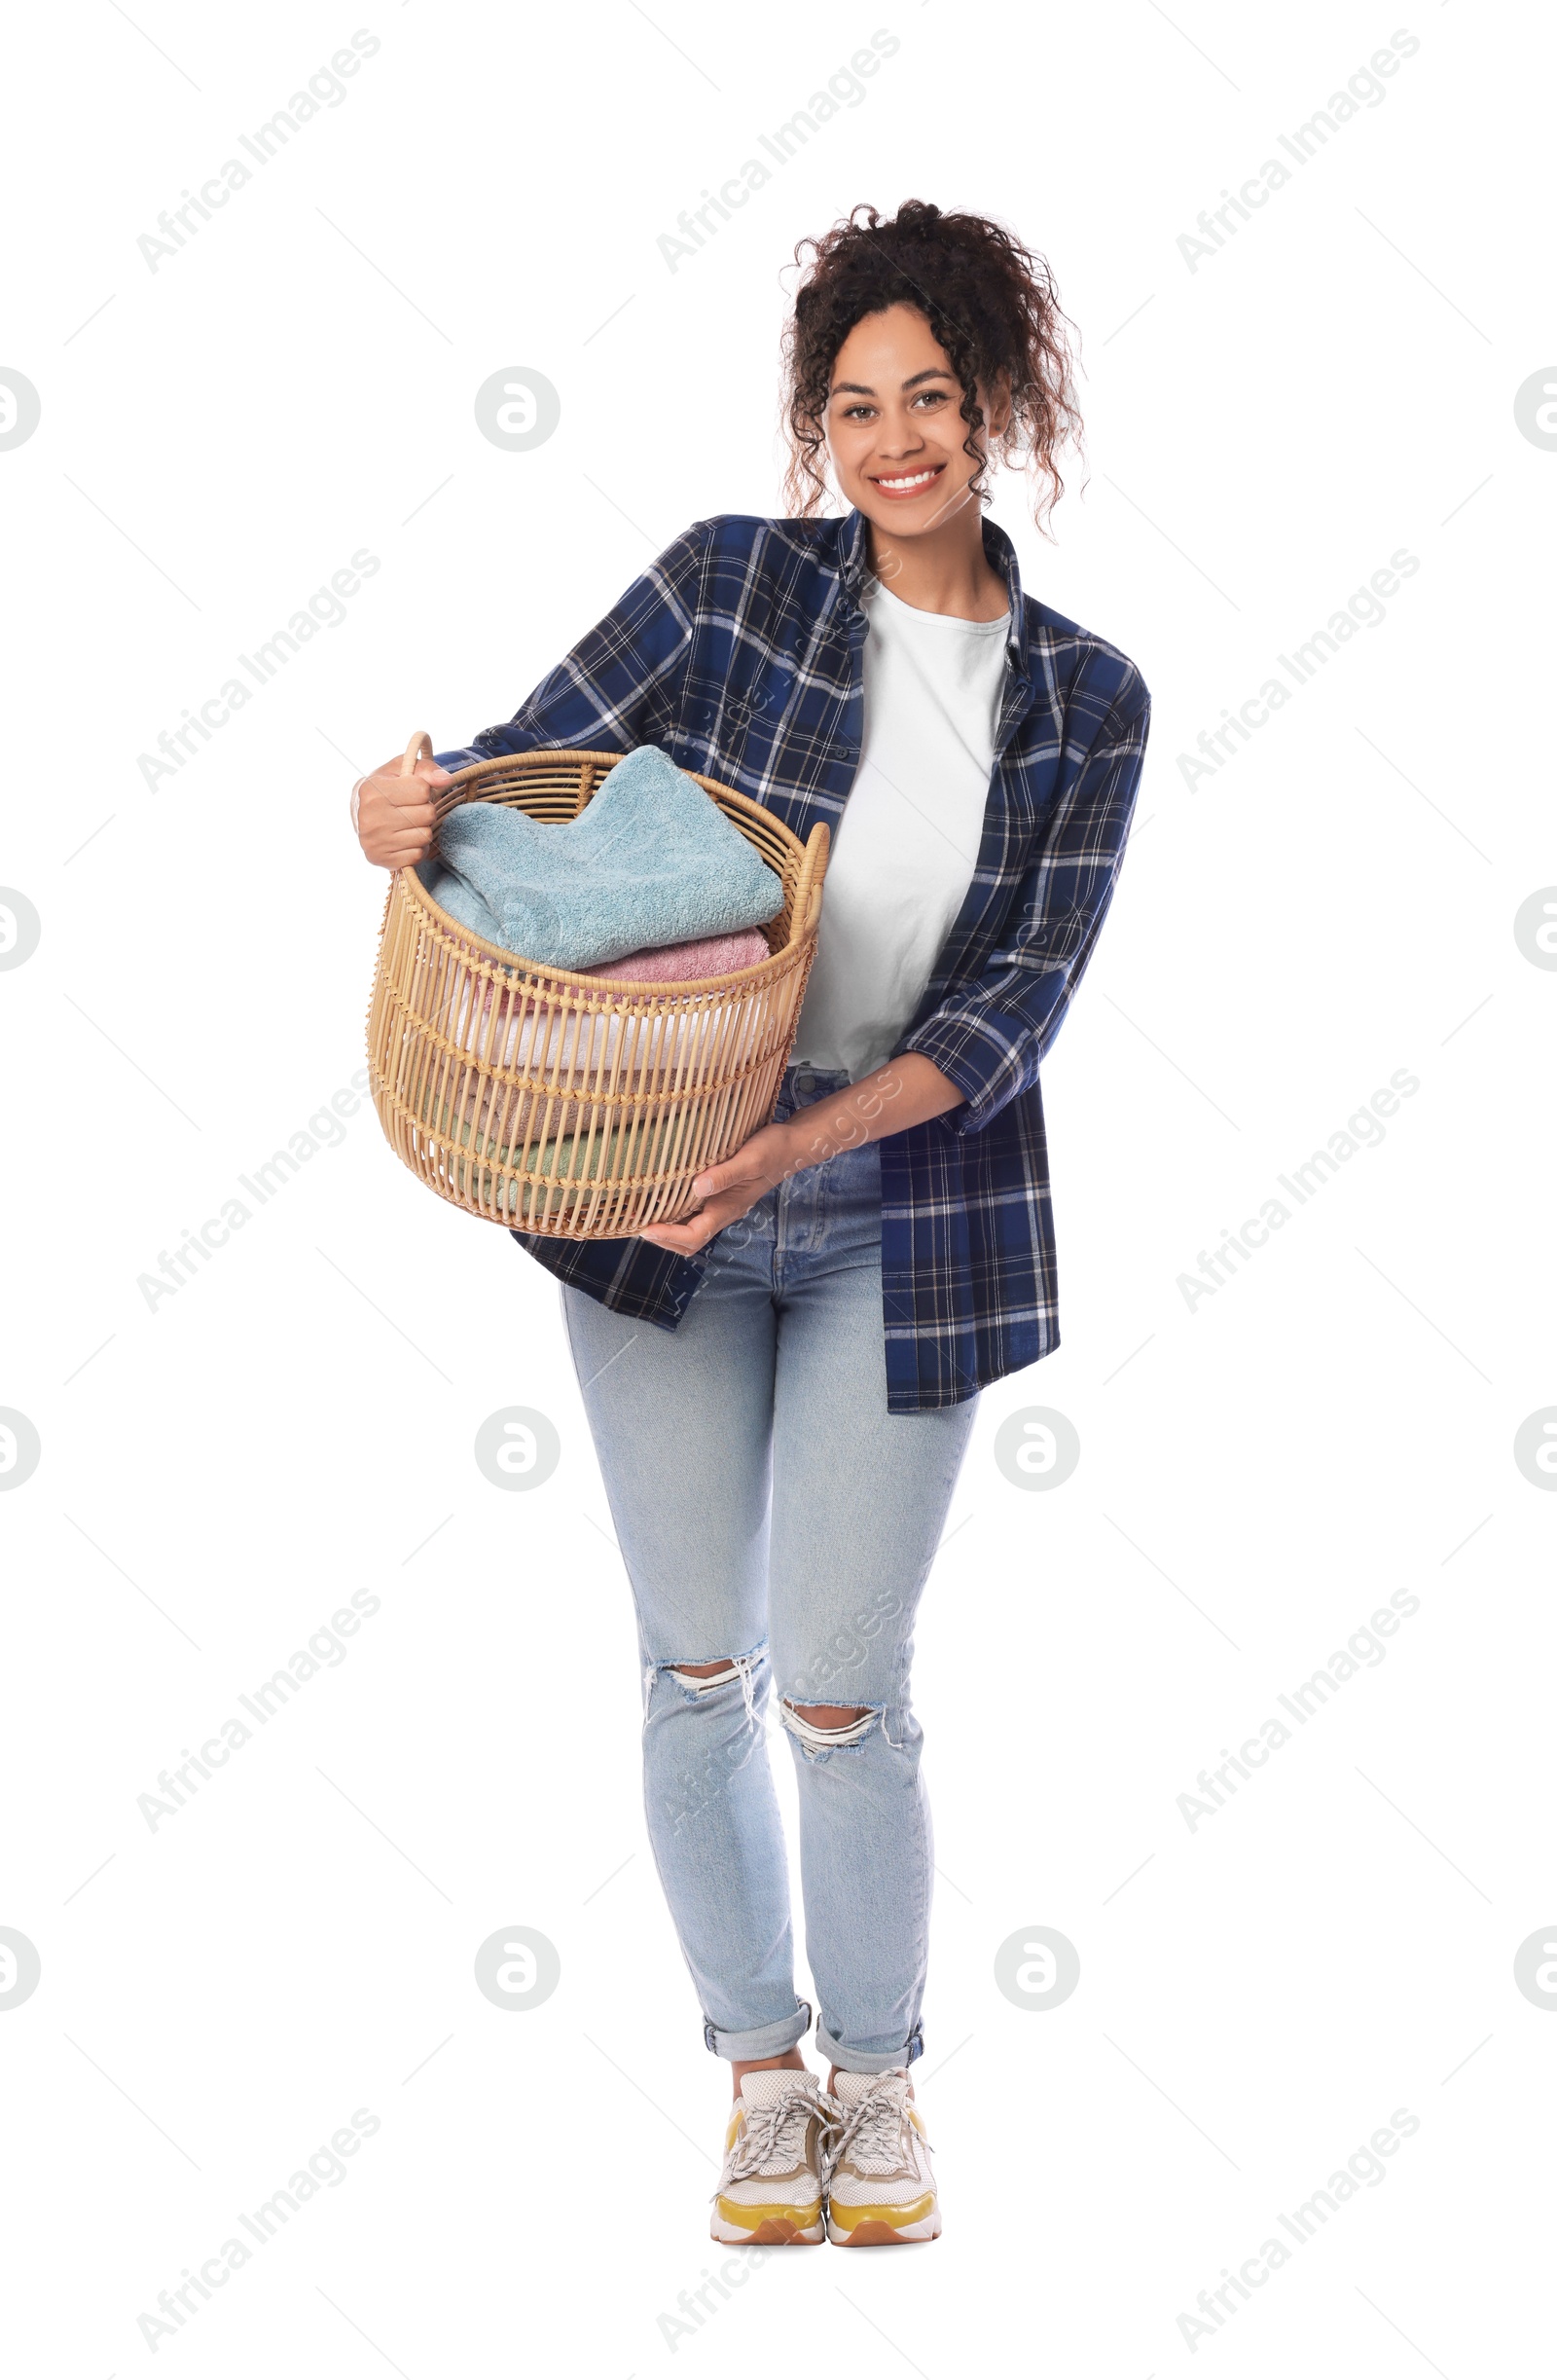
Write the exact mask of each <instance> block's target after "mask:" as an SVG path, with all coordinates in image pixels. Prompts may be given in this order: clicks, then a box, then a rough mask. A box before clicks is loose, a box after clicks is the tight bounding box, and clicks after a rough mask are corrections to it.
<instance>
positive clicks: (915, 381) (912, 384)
mask: <svg viewBox="0 0 1557 2380" xmlns="http://www.w3.org/2000/svg"><path fill="white" fill-rule="evenodd" d="M951 377H952V375H951V374H950V372H947V371H945V370H943V369H942V367H941V366H940V365H939V364H926V366H925V368H924V370H923V372H916V373H914V374H913V375H912V376H911V377H910V378H909V379H908V380H906V381H904V382H903V384H902V385H903V386H904V388H917V387H918V386H919V384H920V383H921V381H949V380H950V379H951ZM829 393H830V394H831V395H833V396H874V395H875V394H876V391H875V389H874V388H867V387H866V385H865V384H864V382H863V381H834V383H833V384H832V388H831V390H830V392H829Z"/></svg>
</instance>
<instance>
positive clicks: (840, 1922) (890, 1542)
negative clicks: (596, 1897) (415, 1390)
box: [562, 1067, 976, 2074]
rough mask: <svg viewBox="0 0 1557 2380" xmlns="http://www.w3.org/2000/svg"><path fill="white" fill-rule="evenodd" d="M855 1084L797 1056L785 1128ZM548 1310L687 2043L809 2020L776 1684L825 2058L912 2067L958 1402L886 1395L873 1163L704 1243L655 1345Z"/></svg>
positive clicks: (791, 2030) (849, 1160)
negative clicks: (679, 1961) (937, 1600)
mask: <svg viewBox="0 0 1557 2380" xmlns="http://www.w3.org/2000/svg"><path fill="white" fill-rule="evenodd" d="M848 1080H849V1078H848V1076H847V1075H842V1074H823V1073H821V1072H819V1071H818V1072H813V1071H812V1070H811V1069H809V1068H805V1067H801V1068H791V1069H790V1070H789V1072H788V1074H787V1075H786V1076H785V1078H784V1086H783V1093H782V1096H781V1098H780V1100H779V1104H778V1115H779V1117H784V1116H787V1115H790V1114H792V1113H793V1111H794V1109H795V1108H796V1107H805V1106H808V1105H810V1103H811V1102H812V1101H813V1100H814V1099H817V1098H821V1097H824V1096H826V1095H827V1094H828V1093H829V1092H832V1091H834V1090H838V1089H841V1088H843V1087H844V1086H845V1085H846V1084H847V1082H848ZM562 1300H563V1311H564V1314H565V1317H566V1322H567V1330H568V1336H569V1340H570V1342H571V1346H572V1350H573V1360H574V1363H575V1365H576V1367H577V1370H578V1376H579V1385H580V1388H581V1390H582V1392H583V1396H584V1403H585V1407H586V1410H587V1411H588V1414H589V1422H590V1428H591V1431H592V1433H593V1435H594V1439H595V1446H596V1451H597V1454H598V1456H599V1462H600V1470H601V1472H602V1474H603V1476H604V1481H605V1488H606V1493H607V1495H608V1497H609V1499H610V1505H611V1512H612V1516H613V1518H614V1520H615V1522H616V1531H617V1538H618V1542H619V1543H620V1545H621V1548H622V1554H623V1557H624V1559H625V1561H626V1563H627V1568H628V1573H629V1576H630V1578H631V1580H632V1583H633V1592H634V1598H635V1600H636V1604H637V1621H638V1639H639V1647H640V1652H641V1657H642V1663H643V1677H644V1729H643V1758H644V1796H645V1804H646V1809H647V1814H648V1825H649V1836H650V1840H651V1842H652V1844H653V1847H654V1855H655V1859H656V1861H657V1863H658V1866H659V1871H660V1880H661V1883H662V1885H663V1886H664V1888H665V1893H666V1897H667V1899H668V1901H669V1902H670V1914H671V1917H672V1918H673V1920H674V1922H675V1926H676V1931H677V1933H678V1934H679V1936H680V1940H681V1948H682V1951H683V1953H684V1955H685V1957H686V1961H687V1965H688V1966H689V1968H690V1969H691V1971H692V1977H693V1981H694V1983H695V1984H696V1986H697V1990H698V1994H699V1997H700V2000H701V2003H702V2007H703V2012H704V2037H705V2039H706V2042H707V2045H708V2047H709V2048H710V2049H711V2050H713V2051H714V2052H715V2053H716V2054H717V2055H718V2056H719V2057H721V2058H767V2057H774V2056H777V2055H778V2052H780V2051H781V2050H786V2049H789V2048H792V2047H793V2046H794V2044H795V2043H796V2042H797V2041H799V2040H800V2039H801V2037H802V2035H803V2034H804V2033H805V2032H806V2030H807V2028H808V2026H809V2024H810V2022H811V2010H810V2008H809V2006H808V2005H807V2004H806V2002H804V2001H802V2000H799V1999H797V1997H796V1995H795V1985H794V1972H793V1942H792V1936H791V1931H790V1921H789V1887H788V1871H787V1864H786V1860H785V1855H784V1844H783V1837H782V1833H781V1830H780V1827H779V1822H778V1803H777V1799H776V1797H775V1793H774V1787H773V1778H772V1776H771V1774H770V1771H769V1767H768V1753H767V1741H766V1732H765V1724H764V1722H765V1717H766V1712H767V1707H768V1701H769V1692H770V1687H771V1685H772V1683H773V1681H774V1680H777V1681H778V1695H779V1703H778V1712H779V1718H780V1720H781V1723H782V1725H783V1727H784V1729H785V1731H786V1732H787V1734H788V1737H789V1744H790V1750H791V1751H792V1753H793V1754H794V1758H795V1767H796V1773H797V1777H798V1782H799V1793H800V1866H801V1875H802V1879H803V1882H804V1888H805V1908H806V1952H807V1957H808V1959H809V1960H810V1964H811V1971H812V1975H813V1977H814V1979H815V1988H816V1993H817V1996H818V1999H819V2003H820V2007H819V2015H818V2020H817V2027H816V2040H817V2046H818V2048H819V2049H820V2050H821V2051H822V2052H823V2053H824V2054H825V2055H826V2057H827V2058H828V2059H829V2060H830V2061H831V2062H832V2064H834V2065H835V2066H841V2067H847V2068H851V2069H853V2071H854V2072H856V2073H862V2074H870V2073H878V2072H883V2071H885V2070H886V2069H888V2068H890V2067H895V2066H903V2065H906V2064H908V2063H909V2062H910V2061H911V2060H912V2059H914V2058H916V2057H917V2056H918V2055H919V2053H920V2050H921V2047H922V2046H923V2042H922V2033H921V2024H920V2008H921V2002H922V1999H923V1989H924V1968H925V1954H926V1947H927V1936H928V1925H929V1908H930V1876H931V1847H930V1818H929V1808H928V1805H927V1803H926V1801H925V1797H924V1790H923V1785H922V1783H921V1781H920V1774H919V1764H920V1743H921V1734H920V1727H919V1722H918V1721H917V1719H916V1718H915V1716H914V1713H913V1709H912V1706H911V1703H910V1700H909V1665H910V1661H911V1659H912V1654H913V1635H912V1630H913V1625H914V1612H915V1607H916V1605H917V1603H918V1601H919V1595H920V1590H921V1588H922V1587H923V1583H924V1579H925V1577H926V1575H927V1573H928V1570H929V1566H930V1562H931V1559H932V1558H933V1556H934V1552H935V1547H936V1543H937V1541H938V1539H939V1537H940V1534H941V1529H942V1526H943V1523H944V1520H945V1517H946V1510H947V1506H948V1504H949V1503H950V1501H951V1496H952V1489H953V1487H954V1485H955V1483H956V1481H957V1474H958V1470H959V1467H960V1463H961V1459H962V1453H963V1448H964V1446H965V1445H966V1442H967V1436H968V1431H969V1429H970V1427H971V1425H972V1420H973V1414H974V1409H975V1404H976V1400H969V1402H968V1403H966V1404H964V1405H958V1406H952V1407H949V1408H946V1409H944V1410H937V1411H932V1412H923V1413H901V1414H899V1413H888V1411H887V1376H886V1365H885V1358H884V1354H883V1340H882V1285H881V1160H880V1152H879V1150H877V1149H876V1148H875V1147H874V1146H869V1147H865V1148H862V1149H856V1150H850V1151H847V1152H846V1153H843V1154H842V1155H839V1156H836V1157H834V1158H832V1159H831V1160H830V1161H829V1162H828V1163H827V1164H824V1165H815V1166H811V1167H809V1168H808V1169H807V1170H806V1171H805V1172H803V1173H800V1174H797V1175H795V1176H794V1177H793V1178H792V1179H791V1180H790V1181H788V1182H785V1183H782V1184H780V1185H779V1187H778V1190H770V1191H769V1193H768V1195H767V1196H766V1197H765V1198H763V1199H762V1200H760V1201H759V1203H758V1204H757V1205H756V1206H754V1207H753V1208H752V1209H751V1211H750V1213H749V1214H748V1215H746V1216H744V1217H742V1219H741V1220H740V1221H739V1222H737V1223H735V1224H732V1225H730V1226H729V1227H727V1228H726V1229H725V1230H724V1231H722V1232H721V1233H720V1234H719V1236H718V1238H717V1239H716V1240H714V1242H713V1243H712V1247H711V1250H710V1255H709V1261H708V1264H707V1269H706V1272H705V1274H704V1278H703V1281H702V1283H701V1285H700V1286H699V1288H698V1290H697V1292H696V1294H695V1296H694V1297H693V1299H692V1301H691V1303H690V1305H689V1306H688V1307H687V1310H686V1312H685V1314H684V1315H683V1317H682V1319H681V1322H680V1325H679V1326H678V1328H677V1329H676V1330H675V1331H674V1332H668V1331H664V1330H660V1329H657V1328H656V1327H655V1326H654V1325H653V1324H651V1323H643V1322H635V1321H633V1320H630V1319H629V1318H628V1317H626V1316H624V1315H620V1314H613V1313H611V1312H610V1311H609V1310H608V1309H607V1308H606V1307H604V1306H602V1305H600V1304H599V1303H597V1300H595V1299H593V1298H590V1297H588V1296H586V1295H585V1293H584V1292H583V1291H581V1290H574V1289H564V1290H563V1292H562ZM716 1661H720V1662H723V1663H724V1664H725V1665H726V1666H725V1668H724V1670H723V1672H722V1673H721V1674H718V1675H716V1676H714V1677H713V1678H711V1679H707V1680H704V1679H695V1678H691V1677H687V1676H685V1675H683V1674H681V1673H680V1671H681V1670H682V1668H684V1667H685V1666H693V1667H697V1666H705V1665H706V1664H708V1663H710V1662H716ZM828 1704H831V1705H833V1706H834V1707H835V1708H839V1707H841V1708H851V1709H862V1710H863V1711H864V1712H865V1716H864V1718H863V1719H862V1720H860V1721H857V1722H856V1723H854V1724H852V1725H850V1726H847V1727H843V1728H840V1729H838V1730H836V1731H834V1732H832V1733H830V1734H829V1733H826V1732H824V1731H822V1730H821V1729H819V1728H818V1727H816V1726H815V1724H814V1723H813V1722H812V1721H811V1720H810V1719H808V1718H807V1716H806V1712H807V1708H808V1705H809V1706H810V1707H811V1708H813V1709H815V1708H817V1707H818V1706H826V1705H828Z"/></svg>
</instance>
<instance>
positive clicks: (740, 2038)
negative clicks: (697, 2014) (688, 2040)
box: [703, 1999, 811, 2059]
mask: <svg viewBox="0 0 1557 2380" xmlns="http://www.w3.org/2000/svg"><path fill="white" fill-rule="evenodd" d="M810 2031H811V2002H810V2000H804V1999H803V2000H800V2001H798V2002H797V2003H796V2006H795V2013H794V2015H793V2016H784V2017H779V2018H778V2019H777V2021H776V2022H775V2023H774V2024H772V2025H753V2026H750V2027H749V2028H748V2029H747V2031H746V2032H720V2030H719V2028H718V2026H717V2025H714V2024H712V2023H710V2021H709V2020H708V2019H707V2018H706V2017H705V2018H704V2021H703V2038H704V2040H705V2041H706V2044H707V2046H708V2048H709V2049H711V2050H712V2052H713V2054H714V2056H715V2057H716V2058H737V2059H742V2058H781V2057H782V2056H783V2054H784V2051H785V2050H786V2049H793V2048H794V2046H795V2044H796V2042H797V2041H803V2040H804V2039H805V2037H806V2035H807V2033H808V2032H810Z"/></svg>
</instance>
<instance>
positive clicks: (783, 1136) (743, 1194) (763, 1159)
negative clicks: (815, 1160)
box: [638, 1124, 806, 1256]
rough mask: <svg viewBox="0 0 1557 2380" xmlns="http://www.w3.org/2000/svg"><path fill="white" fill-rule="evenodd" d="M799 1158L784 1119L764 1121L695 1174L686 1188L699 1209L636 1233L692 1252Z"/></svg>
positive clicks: (678, 1251) (791, 1168)
mask: <svg viewBox="0 0 1557 2380" xmlns="http://www.w3.org/2000/svg"><path fill="white" fill-rule="evenodd" d="M805 1162H806V1159H805V1158H804V1157H802V1156H801V1155H800V1153H799V1152H798V1150H797V1149H796V1146H795V1142H794V1138H793V1136H792V1135H791V1133H790V1131H789V1129H788V1127H787V1126H786V1125H784V1124H764V1125H763V1127H762V1129H761V1131H760V1132H754V1133H753V1134H752V1136H751V1138H750V1140H749V1141H746V1142H745V1143H743V1145H742V1147H741V1148H740V1149H738V1150H737V1151H736V1153H735V1155H734V1156H733V1157H726V1159H725V1161H724V1163H723V1164H722V1165H710V1166H709V1167H708V1168H707V1171H706V1173H701V1174H699V1175H698V1176H697V1178H696V1180H695V1181H694V1183H693V1185H692V1192H693V1196H694V1197H697V1198H701V1199H702V1200H703V1206H702V1208H701V1210H700V1211H699V1213H697V1214H696V1215H692V1216H689V1217H688V1219H687V1221H686V1222H685V1223H657V1224H651V1225H650V1226H649V1227H647V1229H645V1230H643V1231H640V1232H639V1233H638V1237H639V1238H640V1239H646V1240H652V1242H653V1243H654V1245H655V1247H656V1248H669V1249H670V1251H671V1253H672V1254H673V1255H675V1256H696V1255H697V1253H698V1250H699V1249H700V1248H706V1246H707V1244H708V1242H709V1240H710V1239H712V1238H713V1236H714V1234H715V1233H716V1232H718V1231H722V1230H723V1229H724V1227H725V1226H726V1225H727V1224H732V1223H734V1222H735V1221H736V1220H737V1218H738V1217H739V1216H742V1215H744V1214H745V1213H746V1212H747V1211H748V1209H750V1208H751V1207H754V1206H755V1205H756V1203H757V1200H758V1199H759V1198H762V1197H765V1196H766V1195H767V1193H768V1191H769V1190H772V1189H773V1188H774V1186H775V1184H776V1183H779V1182H782V1181H783V1180H784V1178H785V1176H786V1175H788V1174H791V1173H793V1172H795V1171H796V1169H797V1166H798V1165H800V1164H804V1163H805Z"/></svg>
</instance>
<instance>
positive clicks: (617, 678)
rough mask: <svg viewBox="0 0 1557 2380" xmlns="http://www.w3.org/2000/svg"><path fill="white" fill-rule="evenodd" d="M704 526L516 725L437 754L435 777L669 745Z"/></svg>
mask: <svg viewBox="0 0 1557 2380" xmlns="http://www.w3.org/2000/svg"><path fill="white" fill-rule="evenodd" d="M708 526H709V525H708V524H707V523H706V522H704V521H698V522H694V524H693V526H692V527H691V528H690V529H689V530H687V531H685V532H684V533H683V534H682V535H681V536H679V537H677V538H676V540H675V542H674V543H673V544H672V545H668V546H667V547H666V549H665V552H664V553H663V554H661V555H660V556H659V557H658V558H657V559H656V560H655V561H654V562H652V563H651V564H650V565H649V568H647V569H646V570H645V571H644V572H643V575H642V576H641V578H635V579H634V581H633V584H632V586H631V587H629V588H628V590H627V593H626V594H625V595H624V596H623V597H622V598H621V601H620V602H619V603H617V604H614V605H613V606H612V608H611V609H610V610H609V611H608V612H607V613H606V615H605V617H604V619H603V620H600V621H598V622H597V625H596V626H595V627H594V628H592V629H590V630H589V631H588V633H587V634H586V635H585V636H583V637H581V638H580V639H579V641H578V642H577V644H575V645H574V647H573V649H572V651H571V652H570V653H567V654H564V656H563V658H562V659H561V661H560V662H559V663H558V664H557V667H556V668H555V669H554V670H552V671H551V672H550V673H549V674H548V675H547V676H546V677H543V678H542V679H541V682H540V684H539V685H538V686H537V687H536V688H535V690H534V692H533V693H532V694H530V695H528V696H526V698H525V701H524V702H523V703H522V704H521V705H520V707H519V709H518V711H516V712H515V714H514V715H513V717H512V718H511V719H505V720H503V721H502V722H501V724H500V725H498V726H496V727H484V728H483V729H482V732H481V734H480V735H479V736H477V737H476V739H475V741H474V742H473V743H471V744H468V745H465V746H462V747H461V748H460V749H459V750H458V751H447V752H439V753H438V755H437V759H438V765H439V767H440V768H446V769H463V768H469V767H470V766H471V764H472V763H473V762H474V761H477V760H495V759H497V758H498V757H499V756H500V755H501V754H503V753H505V752H526V751H536V750H538V749H539V748H540V747H541V746H543V745H561V746H565V747H569V748H571V749H572V750H573V751H630V750H631V749H632V748H633V746H634V745H636V744H658V743H663V742H664V740H665V733H666V730H667V728H668V727H669V726H670V723H671V721H672V720H673V718H674V715H675V713H676V708H677V702H678V697H679V691H680V686H681V682H682V679H683V677H684V675H685V670H686V664H687V660H688V656H689V654H690V652H691V647H692V630H693V622H694V619H695V616H696V611H697V602H698V589H699V584H700V581H701V578H702V573H703V563H704V555H705V551H706V542H707V530H708Z"/></svg>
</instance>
